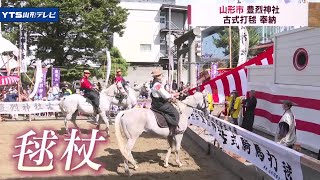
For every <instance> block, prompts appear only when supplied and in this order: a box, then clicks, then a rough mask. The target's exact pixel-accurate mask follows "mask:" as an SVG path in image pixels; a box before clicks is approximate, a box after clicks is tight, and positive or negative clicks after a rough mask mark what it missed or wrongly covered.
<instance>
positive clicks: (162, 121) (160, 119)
mask: <svg viewBox="0 0 320 180" xmlns="http://www.w3.org/2000/svg"><path fill="white" fill-rule="evenodd" d="M150 110H151V111H152V112H153V114H154V116H155V117H156V120H157V124H158V126H159V127H160V128H169V124H168V122H167V119H166V118H165V116H164V113H163V112H160V111H157V110H155V109H152V108H151V109H150Z"/></svg>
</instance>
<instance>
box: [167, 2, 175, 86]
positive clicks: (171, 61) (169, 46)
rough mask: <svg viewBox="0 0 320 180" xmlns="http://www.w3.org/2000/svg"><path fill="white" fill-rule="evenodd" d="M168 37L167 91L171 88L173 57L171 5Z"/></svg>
mask: <svg viewBox="0 0 320 180" xmlns="http://www.w3.org/2000/svg"><path fill="white" fill-rule="evenodd" d="M168 25H169V27H168V28H169V37H168V59H169V66H168V68H169V69H168V84H169V92H171V89H172V78H173V77H172V74H173V71H174V62H173V57H172V54H171V7H169V22H168Z"/></svg>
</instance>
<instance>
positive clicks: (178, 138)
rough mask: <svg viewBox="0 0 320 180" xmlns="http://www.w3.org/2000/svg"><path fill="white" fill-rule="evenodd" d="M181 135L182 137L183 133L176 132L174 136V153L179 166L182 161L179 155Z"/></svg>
mask: <svg viewBox="0 0 320 180" xmlns="http://www.w3.org/2000/svg"><path fill="white" fill-rule="evenodd" d="M182 137H183V134H178V135H176V136H175V143H176V149H175V152H174V154H175V155H176V163H177V164H178V166H179V167H182V163H181V161H180V155H179V152H180V148H181V141H182Z"/></svg>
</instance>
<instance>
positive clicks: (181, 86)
mask: <svg viewBox="0 0 320 180" xmlns="http://www.w3.org/2000/svg"><path fill="white" fill-rule="evenodd" d="M184 88H185V87H184V84H183V81H181V82H180V87H179V89H178V92H181V91H182V90H183V89H184Z"/></svg>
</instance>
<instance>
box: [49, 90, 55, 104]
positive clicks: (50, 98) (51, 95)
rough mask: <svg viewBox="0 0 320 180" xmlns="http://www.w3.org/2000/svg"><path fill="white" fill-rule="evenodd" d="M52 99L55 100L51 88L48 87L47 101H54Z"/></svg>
mask: <svg viewBox="0 0 320 180" xmlns="http://www.w3.org/2000/svg"><path fill="white" fill-rule="evenodd" d="M54 100H55V96H54V95H53V90H52V88H50V89H49V91H48V101H54Z"/></svg>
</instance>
